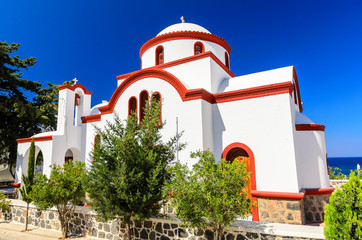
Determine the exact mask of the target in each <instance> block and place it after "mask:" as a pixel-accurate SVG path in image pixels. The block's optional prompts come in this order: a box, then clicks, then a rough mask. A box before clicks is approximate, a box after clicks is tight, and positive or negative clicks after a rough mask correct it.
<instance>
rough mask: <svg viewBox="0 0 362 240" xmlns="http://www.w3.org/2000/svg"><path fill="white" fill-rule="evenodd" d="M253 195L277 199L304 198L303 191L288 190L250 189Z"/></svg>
mask: <svg viewBox="0 0 362 240" xmlns="http://www.w3.org/2000/svg"><path fill="white" fill-rule="evenodd" d="M251 195H252V196H253V197H261V198H278V199H290V200H301V199H303V198H304V193H303V192H301V193H289V192H269V191H255V190H254V191H253V190H251Z"/></svg>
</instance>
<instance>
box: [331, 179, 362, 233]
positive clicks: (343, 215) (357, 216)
mask: <svg viewBox="0 0 362 240" xmlns="http://www.w3.org/2000/svg"><path fill="white" fill-rule="evenodd" d="M329 201H330V203H329V204H327V205H326V207H325V209H326V210H325V224H326V227H325V228H324V235H325V236H326V239H327V240H328V239H333V240H334V239H362V183H361V182H360V180H359V178H358V177H357V176H355V174H354V172H351V174H350V175H349V181H348V183H346V184H344V185H342V186H341V188H340V189H338V190H337V191H336V192H334V193H333V194H332V196H331V197H330V200H329Z"/></svg>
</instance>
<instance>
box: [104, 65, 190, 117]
mask: <svg viewBox="0 0 362 240" xmlns="http://www.w3.org/2000/svg"><path fill="white" fill-rule="evenodd" d="M152 77H153V78H159V79H163V80H165V81H166V82H168V83H170V84H171V85H172V86H173V87H174V88H175V89H176V91H177V92H178V93H179V95H180V97H181V98H183V97H184V95H185V92H186V87H185V86H184V85H183V84H182V83H181V82H180V80H178V78H176V77H175V76H174V75H172V74H171V73H169V72H166V71H164V70H160V69H144V70H141V71H137V72H135V73H133V74H132V75H130V76H129V77H128V78H127V79H125V80H124V81H123V82H122V83H121V84H120V85H119V86H118V87H117V89H116V91H114V93H113V95H112V97H111V99H110V100H109V103H108V105H106V106H102V107H99V110H100V111H101V113H102V114H106V113H112V112H113V109H114V106H115V105H116V103H117V101H118V99H119V97H120V96H121V95H122V93H123V92H124V91H125V90H126V89H127V88H128V87H129V86H131V85H132V84H133V83H135V82H136V81H138V80H141V79H144V78H152Z"/></svg>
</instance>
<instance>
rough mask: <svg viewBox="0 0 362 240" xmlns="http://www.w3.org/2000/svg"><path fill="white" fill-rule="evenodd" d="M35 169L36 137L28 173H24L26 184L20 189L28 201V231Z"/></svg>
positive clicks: (32, 143)
mask: <svg viewBox="0 0 362 240" xmlns="http://www.w3.org/2000/svg"><path fill="white" fill-rule="evenodd" d="M34 171H35V142H34V138H33V139H31V144H30V150H29V159H28V174H27V175H26V176H25V175H24V174H23V175H22V177H21V179H22V180H23V183H24V186H23V187H22V188H21V189H20V193H21V197H22V199H23V201H25V202H26V219H25V231H28V219H29V217H28V213H29V204H30V203H31V202H32V200H31V197H30V194H31V191H32V188H33V185H34Z"/></svg>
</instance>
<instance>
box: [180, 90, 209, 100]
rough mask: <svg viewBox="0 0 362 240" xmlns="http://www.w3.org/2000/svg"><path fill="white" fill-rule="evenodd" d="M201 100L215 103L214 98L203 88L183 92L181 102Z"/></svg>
mask: <svg viewBox="0 0 362 240" xmlns="http://www.w3.org/2000/svg"><path fill="white" fill-rule="evenodd" d="M196 99H202V100H205V101H206V102H209V103H215V100H214V96H213V94H212V93H209V92H208V91H206V90H205V89H203V88H196V89H190V90H187V91H186V92H185V97H184V98H183V99H182V100H183V101H191V100H196Z"/></svg>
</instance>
